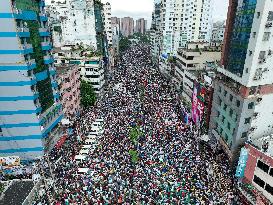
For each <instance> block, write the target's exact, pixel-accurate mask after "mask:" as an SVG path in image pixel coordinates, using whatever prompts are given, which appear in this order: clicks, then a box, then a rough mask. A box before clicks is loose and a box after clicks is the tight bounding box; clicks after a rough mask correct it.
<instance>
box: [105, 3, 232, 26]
mask: <svg viewBox="0 0 273 205" xmlns="http://www.w3.org/2000/svg"><path fill="white" fill-rule="evenodd" d="M102 2H103V3H105V2H110V3H111V5H112V16H117V17H124V16H131V17H133V18H134V19H138V18H142V17H143V18H145V19H147V20H148V25H150V24H151V23H150V22H151V18H152V11H153V2H154V0H102ZM212 2H213V19H214V20H225V18H226V15H227V7H228V0H212Z"/></svg>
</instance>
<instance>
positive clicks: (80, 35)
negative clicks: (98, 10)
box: [47, 0, 97, 50]
mask: <svg viewBox="0 0 273 205" xmlns="http://www.w3.org/2000/svg"><path fill="white" fill-rule="evenodd" d="M94 7H95V3H94V1H93V0H83V1H81V0H66V1H51V2H50V5H49V6H48V9H47V10H48V14H49V17H50V18H49V20H50V25H51V27H52V30H53V40H54V45H56V46H64V45H76V44H84V45H87V46H91V47H92V48H93V49H95V50H96V49H97V35H96V27H95V23H96V18H95V9H94Z"/></svg>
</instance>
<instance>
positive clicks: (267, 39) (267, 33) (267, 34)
mask: <svg viewBox="0 0 273 205" xmlns="http://www.w3.org/2000/svg"><path fill="white" fill-rule="evenodd" d="M270 34H271V33H270V32H264V37H263V41H269V38H270Z"/></svg>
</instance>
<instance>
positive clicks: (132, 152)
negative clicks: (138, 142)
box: [129, 149, 138, 163]
mask: <svg viewBox="0 0 273 205" xmlns="http://www.w3.org/2000/svg"><path fill="white" fill-rule="evenodd" d="M129 154H130V156H131V160H132V162H133V163H137V161H138V152H137V151H136V150H133V149H130V150H129Z"/></svg>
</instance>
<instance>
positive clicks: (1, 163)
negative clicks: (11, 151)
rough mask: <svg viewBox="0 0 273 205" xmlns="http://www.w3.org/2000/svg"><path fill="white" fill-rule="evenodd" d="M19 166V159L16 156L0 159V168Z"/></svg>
mask: <svg viewBox="0 0 273 205" xmlns="http://www.w3.org/2000/svg"><path fill="white" fill-rule="evenodd" d="M19 165H20V157H18V156H8V157H0V167H4V168H8V167H14V166H19Z"/></svg>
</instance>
